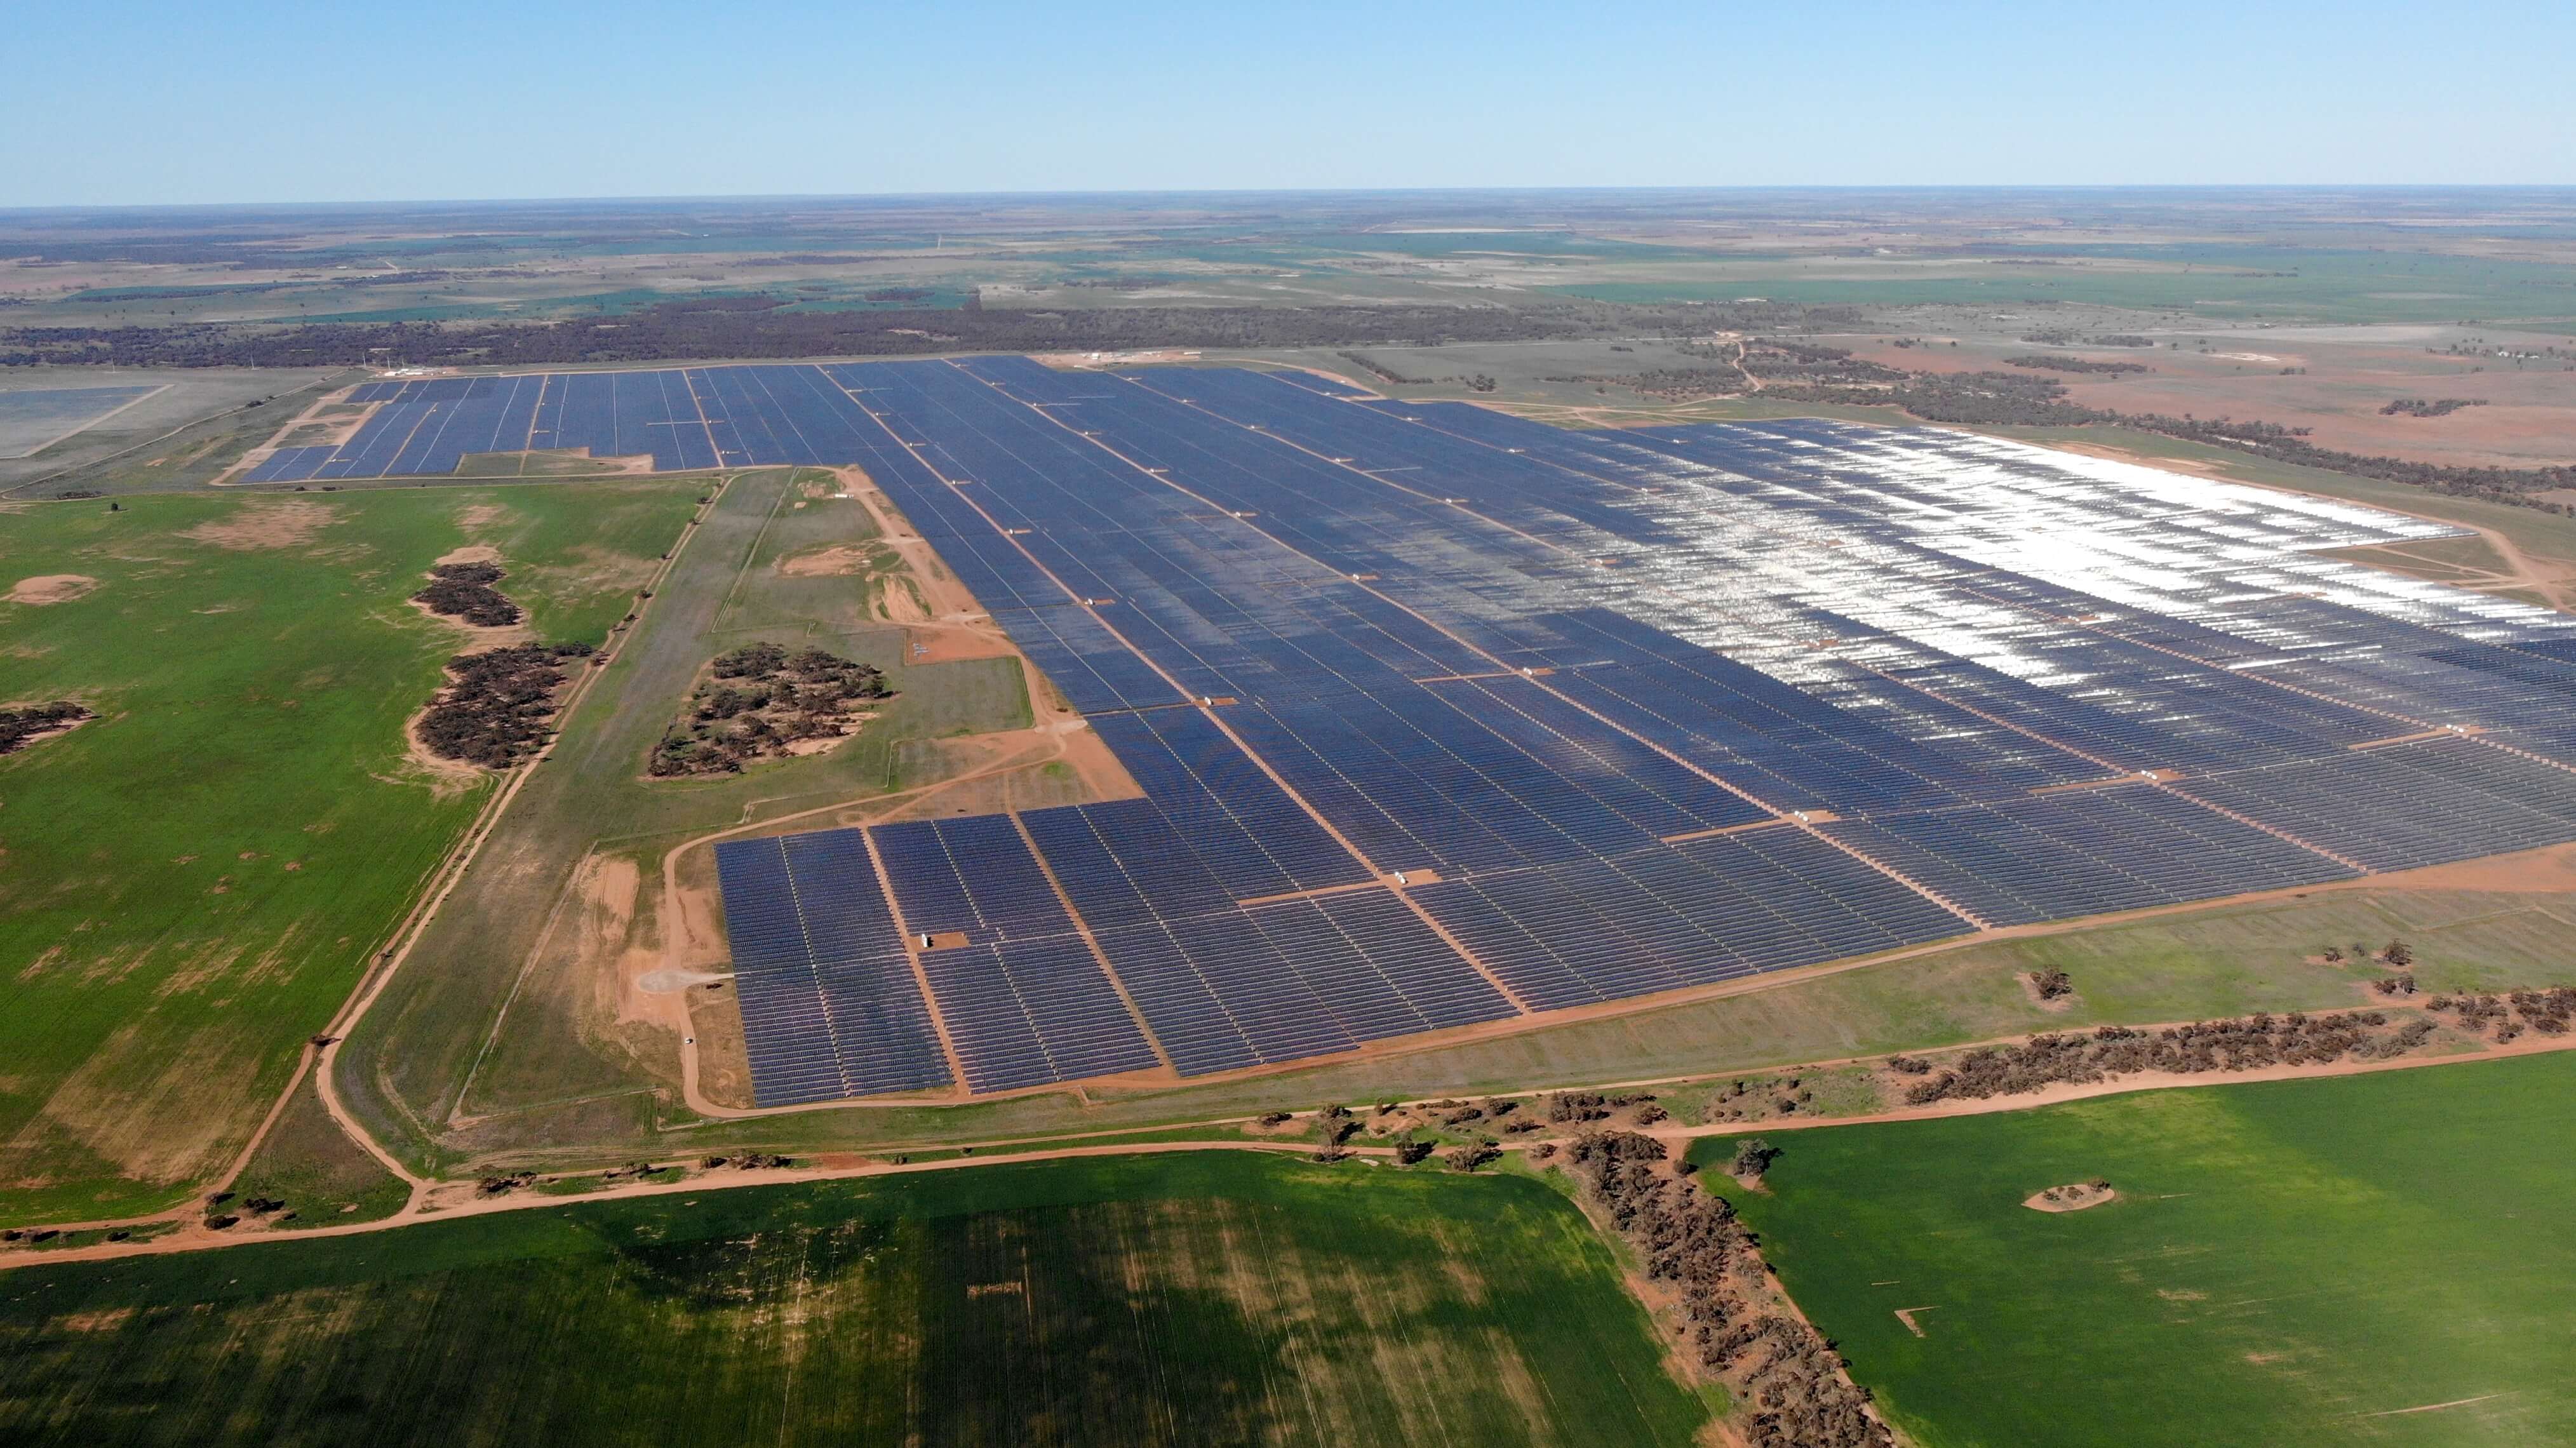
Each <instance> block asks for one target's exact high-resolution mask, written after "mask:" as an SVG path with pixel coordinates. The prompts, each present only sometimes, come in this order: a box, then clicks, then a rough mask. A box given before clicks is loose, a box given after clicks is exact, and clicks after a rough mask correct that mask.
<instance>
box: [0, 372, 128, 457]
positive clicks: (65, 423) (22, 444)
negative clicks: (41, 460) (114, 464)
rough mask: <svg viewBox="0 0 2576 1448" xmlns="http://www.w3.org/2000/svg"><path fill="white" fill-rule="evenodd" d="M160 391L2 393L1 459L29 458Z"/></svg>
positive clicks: (77, 389) (99, 389)
mask: <svg viewBox="0 0 2576 1448" xmlns="http://www.w3.org/2000/svg"><path fill="white" fill-rule="evenodd" d="M157 390H158V389H157V388H153V387H48V388H37V389H27V390H20V391H11V392H0V458H23V457H26V456H28V455H30V454H32V453H34V452H36V451H38V450H39V449H41V448H43V447H44V446H45V445H46V444H48V443H52V442H55V441H58V440H60V439H62V438H66V437H69V436H71V435H72V434H73V433H76V432H79V431H80V430H81V429H82V428H85V427H88V426H89V425H90V424H92V423H94V422H96V421H98V420H99V419H100V418H102V417H105V416H107V415H108V414H109V413H111V412H114V411H116V410H117V409H118V408H121V407H127V406H131V405H132V404H134V403H136V402H139V401H141V400H142V399H144V398H146V397H149V396H151V395H152V394H153V393H154V392H155V391H157Z"/></svg>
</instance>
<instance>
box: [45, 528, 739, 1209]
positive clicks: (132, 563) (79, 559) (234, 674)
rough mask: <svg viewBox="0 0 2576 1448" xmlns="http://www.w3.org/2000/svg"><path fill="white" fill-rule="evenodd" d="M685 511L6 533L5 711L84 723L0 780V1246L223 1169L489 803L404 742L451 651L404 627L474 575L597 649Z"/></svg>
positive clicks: (546, 629)
mask: <svg viewBox="0 0 2576 1448" xmlns="http://www.w3.org/2000/svg"><path fill="white" fill-rule="evenodd" d="M694 495H695V491H694V485H692V484H689V483H672V482H661V481H656V482H645V483H620V484H607V485H595V486H591V487H587V488H585V489H583V490H581V491H580V492H579V493H575V492H573V491H572V490H568V489H553V488H534V487H522V488H509V489H435V490H422V489H409V490H402V491H381V492H371V493H364V494H343V495H339V496H336V497H333V498H330V499H328V500H324V499H319V498H291V499H281V498H239V497H211V496H161V495H154V496H143V497H135V498H130V499H128V500H126V501H125V504H124V507H123V511H120V512H115V513H110V512H109V511H107V504H106V503H105V502H84V503H58V504H47V505H44V506H41V507H36V508H31V509H28V510H26V511H22V512H16V513H10V514H5V515H0V554H5V555H6V558H7V562H6V564H5V565H0V585H5V584H14V583H16V582H17V581H18V580H19V579H21V578H26V577H31V576H43V575H56V574H75V575H79V576H81V577H84V578H89V579H93V580H95V581H96V584H97V586H96V587H95V588H94V589H92V590H90V591H89V592H88V593H86V594H85V595H83V596H81V597H78V598H75V599H72V600H70V601H68V602H61V603H53V604H48V605H43V606H29V605H23V604H6V603H0V658H4V659H5V660H6V678H7V684H6V686H5V695H0V698H5V699H6V700H9V701H17V700H22V699H24V700H44V699H55V698H73V699H78V700H81V701H84V702H86V703H87V704H88V705H89V707H90V708H92V709H93V710H95V711H96V712H97V714H98V715H99V718H98V719H97V720H96V721H95V722H93V723H90V724H87V725H84V726H82V727H81V728H79V729H76V730H74V731H72V732H71V733H69V734H67V735H64V736H62V737H60V738H56V739H52V740H48V741H45V742H42V743H39V744H37V745H36V746H34V747H32V748H30V749H28V750H26V751H24V752H22V753H20V754H16V755H12V756H10V757H9V758H7V759H0V850H5V851H6V853H5V854H0V971H6V972H7V980H8V984H9V1002H8V1008H7V1009H6V1010H5V1011H0V1220H9V1221H21V1220H31V1219H43V1218H58V1219H59V1218H72V1219H79V1218H89V1217H96V1216H104V1215H110V1214H116V1213H130V1212H135V1211H142V1210H150V1209H153V1208H156V1207H160V1206H164V1205H167V1204H169V1203H170V1202H173V1201H175V1200H178V1199H180V1198H182V1197H184V1196H185V1195H186V1194H187V1193H188V1192H189V1191H190V1190H192V1189H193V1187H194V1185H195V1183H197V1182H198V1181H200V1180H202V1179H203V1178H204V1177H205V1176H207V1175H208V1174H210V1173H212V1172H214V1171H216V1170H218V1169H219V1168H220V1167H221V1166H222V1165H224V1164H225V1163H226V1162H228V1161H229V1160H230V1158H231V1156H232V1155H233V1154H234V1153H235V1152H237V1151H239V1150H240V1148H241V1146H242V1145H243V1144H244V1142H245V1141H246V1140H247V1139H248V1136H249V1133H250V1131H251V1130H252V1128H253V1127H255V1126H256V1124H257V1123H258V1121H259V1119H260V1117H261V1115H262V1114H263V1113H264V1112H265V1111H266V1110H267V1108H268V1106H269V1104H270V1102H271V1101H272V1100H274V1099H275V1097H276V1094H277V1093H278V1092H279V1091H280V1090H282V1089H283V1088H284V1086H285V1084H286V1078H287V1074H288V1072H289V1071H290V1070H291V1069H292V1068H293V1066H294V1063H295V1060H296V1056H297V1053H298V1052H299V1051H300V1050H301V1049H302V1046H303V1039H304V1037H305V1036H306V1035H308V1034H309V1033H311V1032H313V1031H316V1030H318V1029H320V1028H321V1027H322V1026H323V1025H324V1024H325V1023H326V1022H327V1021H328V1020H329V1019H330V1018H331V1015H332V1013H333V1012H334V1011H335V1010H337V1009H338V1007H339V1006H340V1004H341V1002H342V1001H343V1000H344V999H346V998H347V996H348V994H349V991H350V989H351V988H352V987H353V985H354V984H355V983H356V981H357V979H358V975H359V971H360V969H361V967H362V965H363V964H364V963H365V961H366V960H367V958H368V957H369V956H370V955H371V954H372V953H373V952H374V951H375V950H376V949H377V948H379V947H380V946H381V945H382V944H383V937H384V936H385V934H386V932H387V931H388V930H390V929H391V927H392V926H393V924H394V922H395V920H396V919H397V918H398V917H399V916H400V915H401V914H402V912H403V910H404V908H405V906H406V903H407V902H408V900H409V899H410V898H411V896H412V894H413V892H414V891H415V890H416V889H417V887H418V886H419V884H420V881H421V880H422V878H423V876H424V875H425V874H426V873H427V872H428V871H429V870H430V869H431V868H432V867H433V866H434V865H435V864H436V863H437V861H438V860H439V858H440V857H441V856H442V855H443V854H444V853H445V852H446V850H447V848H448V847H449V845H450V843H451V842H452V841H453V840H454V839H455V837H456V834H457V832H458V831H459V830H460V829H461V828H462V827H463V826H464V825H465V823H466V822H467V821H468V820H469V819H470V818H471V817H472V815H473V813H474V812H475V810H476V809H478V808H479V807H480V806H481V804H482V802H483V798H484V790H483V789H482V788H472V789H468V790H465V791H463V792H461V793H448V794H444V795H442V794H440V793H438V792H436V791H434V790H433V789H432V788H431V787H430V784H429V782H428V779H427V776H426V775H424V774H423V773H422V772H421V771H420V770H418V769H416V768H414V767H412V766H410V765H408V764H407V763H406V761H405V751H404V741H403V723H404V720H405V719H406V718H407V717H408V716H409V715H410V714H411V713H412V712H413V711H414V710H416V709H417V708H419V707H420V705H421V704H422V703H424V702H425V701H426V700H427V699H428V697H429V696H430V694H431V693H432V692H433V691H434V690H435V689H436V688H437V686H438V684H439V682H440V678H441V674H440V666H441V664H442V663H443V661H444V660H445V659H446V658H447V656H448V655H449V654H451V653H453V652H455V651H456V650H457V649H458V648H460V647H462V646H464V641H463V640H462V639H461V637H460V635H459V634H458V632H457V631H456V630H454V629H453V628H451V627H449V626H448V625H446V624H444V623H441V622H438V621H434V620H432V619H430V618H428V617H426V616H424V615H423V614H421V613H420V612H419V611H417V610H415V609H413V608H412V607H410V606H409V605H408V604H406V603H405V602H404V599H405V598H406V597H407V596H408V595H409V594H411V593H412V592H413V591H414V590H416V589H418V588H419V587H420V585H421V582H422V577H423V570H425V569H426V568H427V567H428V566H429V564H430V562H431V560H433V559H435V558H437V557H438V556H439V555H441V554H443V553H445V552H447V551H449V550H450V549H453V548H456V547H457V546H459V545H461V544H464V543H467V542H482V543H488V544H491V545H493V546H495V547H497V548H498V549H499V550H500V551H501V553H502V555H503V557H504V559H505V562H506V564H507V566H508V567H510V569H511V570H512V572H511V575H510V577H509V578H508V579H507V580H506V581H505V582H504V584H503V587H504V588H505V589H506V591H508V592H509V593H510V594H511V595H512V596H514V597H516V598H518V599H519V600H520V601H521V602H522V603H524V604H525V605H526V606H527V607H528V609H529V611H530V615H531V619H532V622H533V624H534V626H535V627H536V628H537V629H538V630H539V631H540V632H542V633H543V634H544V635H546V636H547V637H551V638H562V639H579V638H590V639H597V638H600V637H602V636H604V635H605V633H606V630H607V628H608V625H609V624H610V623H611V622H613V621H614V620H615V619H616V618H617V616H618V615H619V614H620V613H622V612H623V611H624V609H625V607H626V604H625V598H626V596H627V595H628V594H629V593H630V592H631V591H632V590H633V588H634V587H635V586H636V585H637V584H638V583H640V582H641V581H642V579H643V578H644V577H645V576H646V574H647V572H648V571H649V570H650V569H651V568H652V567H654V566H656V563H655V559H656V555H658V554H659V553H660V552H661V551H662V550H663V549H665V548H667V547H669V546H670V540H671V539H672V538H673V537H674V536H676V535H677V534H678V532H679V531H680V527H681V523H682V520H683V519H684V518H685V517H686V516H687V514H688V511H689V505H690V499H691V498H692V497H693V496H694Z"/></svg>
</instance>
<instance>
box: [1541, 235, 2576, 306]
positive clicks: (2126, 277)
mask: <svg viewBox="0 0 2576 1448" xmlns="http://www.w3.org/2000/svg"><path fill="white" fill-rule="evenodd" d="M1591 270H1592V272H1593V275H1592V276H1591V277H1589V278H1587V279H1585V280H1583V281H1579V282H1570V283H1568V284H1565V285H1560V286H1556V287H1551V288H1549V290H1551V291H1555V292H1558V293H1560V294H1562V295H1567V296H1580V297H1589V298H1592V299H1594V300H1597V301H1605V302H1667V301H1715V302H1723V301H1732V300H1734V299H1736V298H1738V297H1745V296H1759V297H1762V298H1765V299H1766V300H1769V301H1774V302H1799V303H1806V304H1810V305H1832V304H1843V305H1869V306H1921V305H1926V304H1942V305H1965V306H1994V305H2007V306H2014V305H2018V306H2051V305H2068V304H2089V305H2095V306H2111V307H2127V308H2133V309H2135V310H2138V311H2141V312H2157V311H2170V312H2180V313H2185V314H2189V315H2193V316H2199V317H2207V318H2211V319H2236V318H2253V317H2271V318H2282V317H2297V318H2301V319H2306V320H2314V321H2329V322H2456V321H2460V320H2462V319H2464V318H2477V319H2481V320H2484V321H2489V322H2497V321H2504V320H2507V319H2515V320H2530V321H2543V322H2553V323H2555V322H2563V321H2566V320H2568V319H2570V318H2576V275H2571V273H2570V271H2569V269H2568V268H2566V267H2563V266H2552V265H2548V264H2544V263H2536V262H2522V261H2504V260H2497V259H2492V258H2486V257H2470V256H2436V255H2429V254H2424V253H2419V252H2412V251H2377V250H2362V249H2331V248H2309V247H2249V246H2226V245H2214V246H2212V245H2191V244H2175V245H2133V246H2119V247H2050V248H2039V247H2031V248H2023V249H2020V250H2019V251H2018V252H2017V253H2016V254H2014V255H2011V256H2009V257H2005V258H2000V259H1997V258H1971V257H1960V256H1939V255H1932V256H1904V257H1894V258H1887V259H1876V258H1855V257H1779V258H1758V257H1748V258H1729V259H1725V260H1711V261H1698V262H1680V263H1675V262H1650V263H1644V264H1624V263H1623V264H1620V265H1617V266H1615V267H1610V266H1605V267H1595V268H1592V269H1591Z"/></svg>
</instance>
